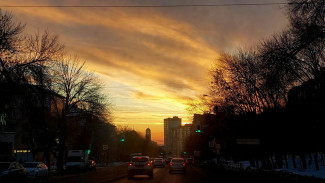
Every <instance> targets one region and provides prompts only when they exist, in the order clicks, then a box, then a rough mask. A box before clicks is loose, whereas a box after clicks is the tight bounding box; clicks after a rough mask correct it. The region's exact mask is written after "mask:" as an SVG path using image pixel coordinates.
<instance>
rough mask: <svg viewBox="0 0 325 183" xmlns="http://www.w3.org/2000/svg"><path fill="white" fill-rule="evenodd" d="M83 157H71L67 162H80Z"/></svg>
mask: <svg viewBox="0 0 325 183" xmlns="http://www.w3.org/2000/svg"><path fill="white" fill-rule="evenodd" d="M80 161H81V157H80V156H71V157H69V158H68V159H67V162H80Z"/></svg>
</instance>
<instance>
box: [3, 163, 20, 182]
mask: <svg viewBox="0 0 325 183" xmlns="http://www.w3.org/2000/svg"><path fill="white" fill-rule="evenodd" d="M25 178H26V169H25V168H24V166H23V165H21V164H20V163H18V162H0V182H6V181H8V182H13V181H22V180H25Z"/></svg>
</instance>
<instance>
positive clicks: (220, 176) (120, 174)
mask: <svg viewBox="0 0 325 183" xmlns="http://www.w3.org/2000/svg"><path fill="white" fill-rule="evenodd" d="M168 170H169V168H168V166H166V167H165V168H154V176H153V178H152V179H149V177H148V176H146V175H136V176H134V178H132V179H128V178H127V167H126V165H125V164H124V165H120V166H112V167H105V168H99V169H97V171H93V172H86V173H82V174H76V175H64V176H58V177H56V178H55V177H52V178H48V179H43V180H38V181H30V182H38V183H40V182H51V183H56V182H65V183H70V182H71V183H72V182H81V183H88V182H96V183H106V182H114V183H126V182H151V183H174V182H175V183H182V182H184V183H192V182H193V183H196V182H198V183H203V182H219V183H220V182H250V183H251V182H263V183H267V182H270V183H271V182H301V183H303V182H309V183H310V182H311V183H323V182H325V180H324V179H317V178H313V177H301V176H298V175H292V174H284V173H278V172H277V173H275V172H267V171H265V172H244V171H229V170H225V169H217V168H215V167H214V168H213V167H207V166H188V167H187V170H186V173H185V174H184V173H172V174H169V171H168Z"/></svg>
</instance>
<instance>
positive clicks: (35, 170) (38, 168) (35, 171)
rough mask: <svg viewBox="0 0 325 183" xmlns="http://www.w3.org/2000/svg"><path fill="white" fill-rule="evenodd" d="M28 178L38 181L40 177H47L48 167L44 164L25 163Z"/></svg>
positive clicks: (35, 162)
mask: <svg viewBox="0 0 325 183" xmlns="http://www.w3.org/2000/svg"><path fill="white" fill-rule="evenodd" d="M24 167H25V168H26V175H27V178H30V179H37V178H40V177H46V176H47V175H48V174H49V171H48V167H47V166H46V165H45V164H44V163H43V162H37V161H32V162H25V163H24Z"/></svg>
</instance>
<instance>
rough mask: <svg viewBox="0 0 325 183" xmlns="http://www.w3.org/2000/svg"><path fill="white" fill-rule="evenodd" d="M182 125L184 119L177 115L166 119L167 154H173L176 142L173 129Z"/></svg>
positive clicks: (165, 141) (165, 140)
mask: <svg viewBox="0 0 325 183" xmlns="http://www.w3.org/2000/svg"><path fill="white" fill-rule="evenodd" d="M181 125H182V119H181V118H179V117H177V116H174V117H173V118H166V119H164V147H165V152H166V153H167V155H171V154H173V152H172V147H173V146H174V144H176V142H175V139H173V133H172V130H173V129H177V128H179V127H181Z"/></svg>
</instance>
